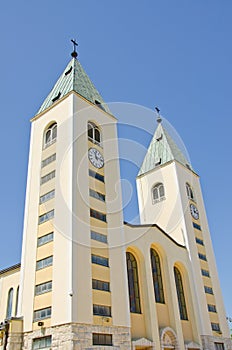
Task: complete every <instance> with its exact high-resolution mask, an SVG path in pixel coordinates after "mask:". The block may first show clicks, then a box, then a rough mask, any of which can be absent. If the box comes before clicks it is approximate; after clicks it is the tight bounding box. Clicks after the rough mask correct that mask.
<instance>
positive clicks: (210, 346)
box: [201, 335, 232, 350]
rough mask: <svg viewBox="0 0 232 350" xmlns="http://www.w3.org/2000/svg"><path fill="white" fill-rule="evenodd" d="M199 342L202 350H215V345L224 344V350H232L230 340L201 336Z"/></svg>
mask: <svg viewBox="0 0 232 350" xmlns="http://www.w3.org/2000/svg"><path fill="white" fill-rule="evenodd" d="M201 341H202V347H203V349H204V350H216V348H215V343H224V349H225V350H232V341H231V339H230V338H223V337H213V336H209V335H202V336H201Z"/></svg>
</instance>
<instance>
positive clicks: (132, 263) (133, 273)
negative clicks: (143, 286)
mask: <svg viewBox="0 0 232 350" xmlns="http://www.w3.org/2000/svg"><path fill="white" fill-rule="evenodd" d="M126 260H127V275H128V288H129V297H130V311H131V312H134V313H140V312H141V307H140V296H139V279H138V267H137V261H136V259H135V257H134V255H133V254H132V253H126Z"/></svg>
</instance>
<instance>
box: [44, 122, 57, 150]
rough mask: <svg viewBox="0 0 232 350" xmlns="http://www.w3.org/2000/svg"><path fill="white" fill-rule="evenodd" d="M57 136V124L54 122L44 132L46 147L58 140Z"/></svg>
mask: <svg viewBox="0 0 232 350" xmlns="http://www.w3.org/2000/svg"><path fill="white" fill-rule="evenodd" d="M56 137H57V124H56V123H53V124H52V125H50V126H49V128H48V129H47V130H46V131H45V133H44V147H48V146H49V145H51V144H52V143H54V142H55V141H56Z"/></svg>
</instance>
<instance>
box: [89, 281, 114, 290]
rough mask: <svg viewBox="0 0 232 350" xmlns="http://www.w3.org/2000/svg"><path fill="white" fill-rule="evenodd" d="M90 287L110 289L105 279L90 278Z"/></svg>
mask: <svg viewBox="0 0 232 350" xmlns="http://www.w3.org/2000/svg"><path fill="white" fill-rule="evenodd" d="M92 288H93V289H97V290H103V291H105V292H109V291H110V283H109V282H106V281H100V280H95V279H93V280H92Z"/></svg>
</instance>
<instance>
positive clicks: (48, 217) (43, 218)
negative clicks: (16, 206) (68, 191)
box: [39, 209, 54, 225]
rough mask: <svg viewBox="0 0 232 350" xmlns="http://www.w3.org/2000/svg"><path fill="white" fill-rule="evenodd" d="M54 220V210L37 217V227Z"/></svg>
mask: <svg viewBox="0 0 232 350" xmlns="http://www.w3.org/2000/svg"><path fill="white" fill-rule="evenodd" d="M53 218H54V209H53V210H51V211H48V212H47V213H45V214H43V215H40V216H39V225H40V224H43V223H44V222H46V221H48V220H51V219H53Z"/></svg>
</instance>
